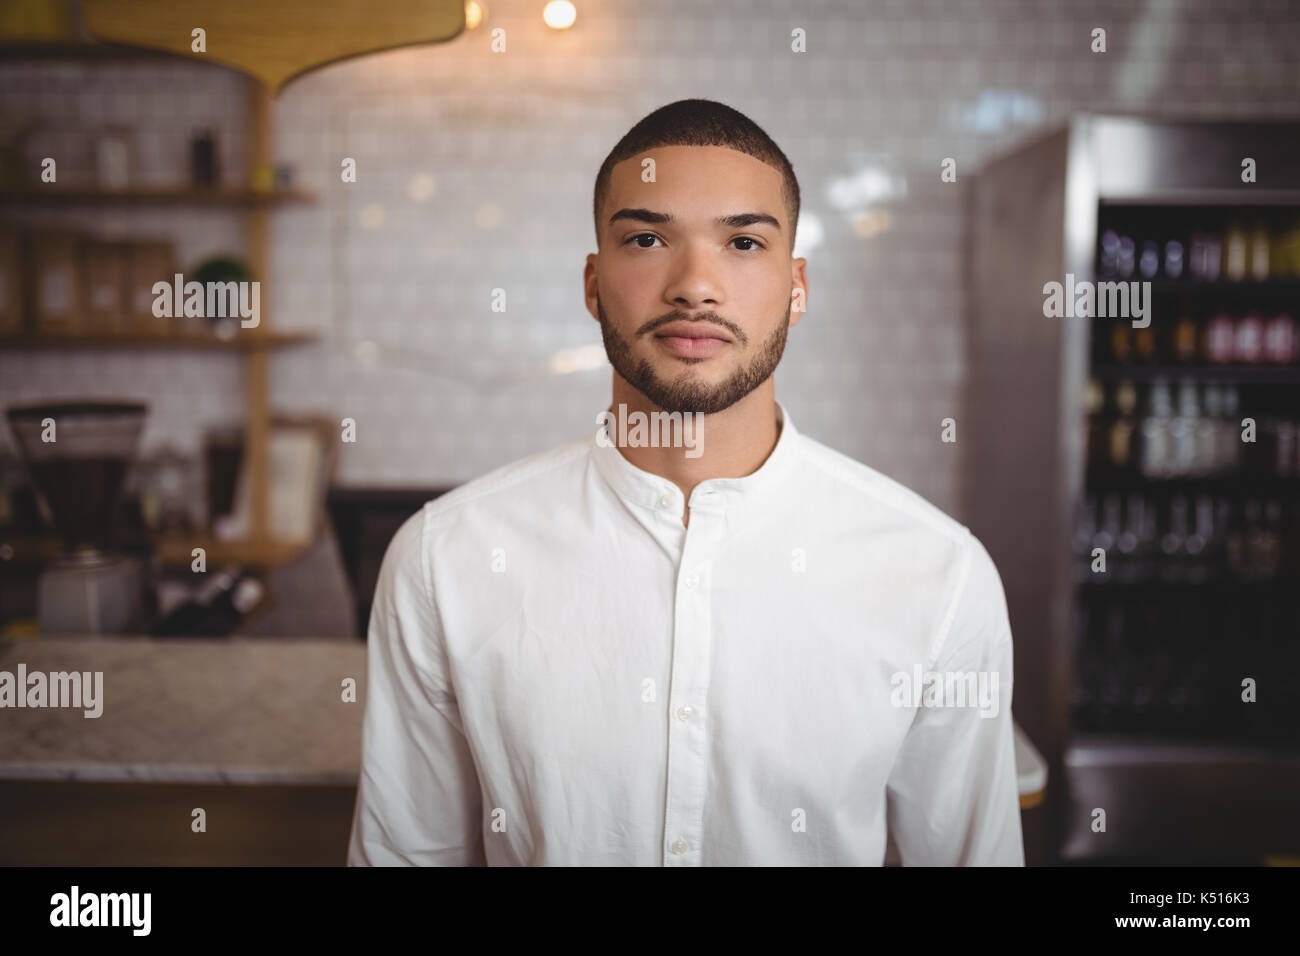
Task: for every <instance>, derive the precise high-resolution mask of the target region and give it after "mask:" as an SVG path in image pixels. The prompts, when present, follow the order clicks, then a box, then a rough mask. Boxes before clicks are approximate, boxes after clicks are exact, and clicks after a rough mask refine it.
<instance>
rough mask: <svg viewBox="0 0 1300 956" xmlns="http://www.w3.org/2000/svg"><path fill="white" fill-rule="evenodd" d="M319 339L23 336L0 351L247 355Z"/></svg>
mask: <svg viewBox="0 0 1300 956" xmlns="http://www.w3.org/2000/svg"><path fill="white" fill-rule="evenodd" d="M318 339H319V336H318V335H317V334H316V333H315V332H270V333H267V332H260V333H259V332H257V330H249V331H248V332H243V331H242V330H241V331H240V332H238V333H236V334H235V337H234V338H231V339H219V338H217V337H216V336H215V335H194V334H190V335H168V334H164V333H159V332H122V333H113V332H79V333H71V332H68V333H40V334H36V333H25V334H22V335H4V336H0V351H5V350H23V349H126V348H163V349H217V350H224V351H239V352H243V351H249V350H252V349H267V348H282V347H285V346H290V345H304V344H306V343H309V342H314V341H317V340H318Z"/></svg>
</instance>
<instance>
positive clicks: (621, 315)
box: [585, 146, 807, 415]
mask: <svg viewBox="0 0 1300 956" xmlns="http://www.w3.org/2000/svg"><path fill="white" fill-rule="evenodd" d="M647 157H648V158H651V159H653V160H654V162H655V166H654V173H655V175H654V178H655V181H654V182H643V181H642V178H641V177H642V169H643V165H642V163H643V160H644V159H646V158H647ZM781 186H782V178H781V173H780V172H779V171H778V170H777V169H775V168H774V167H772V166H768V165H767V164H766V163H763V162H761V161H759V160H757V159H755V158H754V157H752V156H749V155H748V154H746V153H741V152H738V151H736V150H733V149H727V148H725V147H722V146H665V147H660V148H657V149H653V150H650V151H648V152H646V153H644V154H642V155H640V156H635V157H632V158H630V159H626V160H624V161H623V162H621V163H618V164H617V165H616V166H614V168H613V170H612V171H611V175H610V184H609V192H608V195H607V198H606V201H605V205H604V208H603V209H602V210H601V217H602V218H601V222H600V228H601V241H600V252H598V253H596V254H595V255H591V256H588V257H587V268H586V273H585V285H586V294H587V309H588V311H589V312H591V313H592V315H593V316H594V317H595V318H596V320H597V321H598V322H599V323H600V328H601V336H602V338H603V339H604V342H605V352H606V354H607V355H608V357H609V361H610V364H611V365H613V366H614V370H615V371H616V372H617V373H618V374H619V375H620V376H622V377H623V378H624V379H625V380H626V381H627V382H628V384H629V385H631V386H632V387H633V388H635V389H636V390H637V391H639V392H641V394H643V395H645V397H646V398H647V399H649V400H650V401H651V402H652V403H654V405H656V406H657V407H659V408H661V409H663V410H664V411H669V412H701V413H703V414H706V415H710V414H714V413H716V412H720V411H723V410H724V409H726V408H729V407H731V406H732V405H734V404H735V403H736V402H738V401H740V400H741V399H742V398H744V397H745V396H746V395H748V394H749V393H750V392H752V391H753V390H754V389H755V388H757V387H758V386H759V385H761V384H763V382H765V381H767V379H768V378H769V377H770V376H771V374H772V372H773V370H774V369H775V368H776V366H777V364H778V363H779V362H780V360H781V354H782V352H783V351H784V349H785V338H786V332H787V330H788V328H789V327H790V326H792V325H796V324H798V322H799V319H800V318H801V317H802V312H801V311H792V308H791V306H792V296H793V294H794V291H795V290H796V289H803V290H805V292H806V288H807V286H806V281H805V276H804V260H803V259H792V258H791V248H790V230H791V228H792V223H790V222H789V220H788V218H787V215H786V211H785V204H784V202H783V201H782V198H781ZM756 217H761V218H756ZM701 336H704V337H701Z"/></svg>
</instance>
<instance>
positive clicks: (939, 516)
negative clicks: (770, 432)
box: [800, 434, 972, 545]
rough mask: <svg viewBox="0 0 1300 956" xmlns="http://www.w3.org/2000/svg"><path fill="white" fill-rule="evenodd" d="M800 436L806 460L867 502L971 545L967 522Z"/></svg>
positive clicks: (857, 462) (880, 474) (927, 528)
mask: <svg viewBox="0 0 1300 956" xmlns="http://www.w3.org/2000/svg"><path fill="white" fill-rule="evenodd" d="M800 438H801V440H802V446H803V447H802V456H803V458H804V460H805V461H807V462H808V463H809V464H811V465H813V466H814V467H816V468H817V469H819V470H820V471H821V472H822V473H823V474H825V475H826V476H827V477H829V478H831V479H832V480H834V481H837V482H839V483H840V484H842V485H845V486H847V487H848V488H850V489H852V490H854V491H856V492H858V493H859V494H861V496H862V499H863V502H864V503H866V504H870V505H877V506H884V507H886V508H890V509H892V510H893V511H896V512H898V513H899V514H900V515H902V516H903V517H905V518H907V519H908V520H910V521H912V522H913V523H915V524H916V525H917V526H918V528H924V529H925V530H928V531H931V532H933V533H935V534H937V535H939V536H940V537H943V538H947V539H949V540H950V541H952V542H953V543H954V544H957V545H965V544H967V538H968V537H972V535H971V532H970V529H969V528H967V527H966V525H964V524H962V523H961V522H960V521H958V520H957V519H956V518H954V517H952V516H951V515H950V514H948V513H947V512H946V511H944V510H943V509H941V508H940V507H939V506H938V505H936V504H934V503H933V502H931V501H929V500H927V499H926V498H923V497H922V496H921V495H919V494H917V493H916V492H915V491H913V490H912V489H911V488H908V487H907V486H906V485H904V484H903V483H902V482H900V481H897V480H896V479H893V478H890V477H889V476H888V475H886V474H884V473H883V472H879V471H877V470H876V469H874V468H872V467H871V466H870V465H866V464H863V463H862V462H860V461H858V460H857V459H854V458H850V457H849V456H848V455H846V454H844V453H843V452H839V451H836V450H835V449H834V448H831V447H829V446H828V445H824V444H822V443H821V442H819V441H817V440H816V439H815V438H811V437H809V436H807V435H803V434H801V435H800Z"/></svg>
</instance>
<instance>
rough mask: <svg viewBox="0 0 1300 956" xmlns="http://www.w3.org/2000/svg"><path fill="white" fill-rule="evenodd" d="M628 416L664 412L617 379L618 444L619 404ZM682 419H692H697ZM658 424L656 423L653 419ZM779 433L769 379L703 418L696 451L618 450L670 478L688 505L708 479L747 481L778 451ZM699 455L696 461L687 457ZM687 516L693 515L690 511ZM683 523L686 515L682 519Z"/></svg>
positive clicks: (622, 447)
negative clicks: (729, 405)
mask: <svg viewBox="0 0 1300 956" xmlns="http://www.w3.org/2000/svg"><path fill="white" fill-rule="evenodd" d="M620 404H622V405H625V406H626V412H625V413H623V414H625V415H629V416H630V415H631V414H632V413H633V412H637V411H639V412H643V413H645V415H646V416H650V415H651V414H653V413H655V412H662V411H663V409H661V408H659V407H658V406H657V405H654V404H652V403H651V402H650V401H649V400H648V399H646V397H645V396H644V395H642V394H641V393H640V392H638V391H636V390H635V389H634V388H632V386H630V385H628V384H627V383H626V382H625V381H624V380H623V379H622V378H621V377H620V376H619V375H617V374H615V376H614V401H613V402H612V403H611V405H610V408H609V411H610V413H611V414H612V415H613V416H614V420H613V422H611V426H610V427H611V433H612V434H614V436H615V439H616V440H617V433H616V429H617V427H618V425H617V423H618V421H619V420H620V417H621V416H620V413H619V405H620ZM682 417H683V418H684V419H685V418H691V419H694V418H695V417H696V416H694V415H685V414H683V415H682ZM650 421H654V419H650ZM779 435H780V428H779V426H778V425H777V421H776V390H775V386H774V384H773V381H772V379H771V378H769V379H768V380H767V381H766V382H764V383H763V384H762V385H760V386H759V387H758V388H756V389H754V390H753V391H752V392H750V393H749V394H748V395H746V396H745V397H744V398H742V399H741V400H740V401H738V402H736V404H734V405H732V406H731V407H730V408H728V409H726V410H725V411H721V412H718V413H716V414H713V415H702V416H700V417H699V426H698V428H697V429H696V430H695V434H694V435H693V436H692V438H693V443H695V446H696V447H695V449H687V448H680V447H679V448H663V447H659V448H655V447H647V446H646V445H632V444H630V443H625V444H622V445H619V446H618V450H619V451H620V452H621V453H622V455H623V457H624V458H626V459H627V460H628V461H630V462H631V463H632V464H634V465H636V466H637V467H638V468H640V469H642V470H643V471H648V472H650V473H651V474H653V475H658V476H660V477H661V478H666V479H668V480H669V481H671V482H672V483H673V484H675V485H676V486H677V487H678V488H680V489H682V494H683V495H684V496H685V498H686V500H687V502H689V501H690V500H691V492H692V491H693V490H694V488H695V486H696V485H698V484H699V483H700V482H702V481H708V480H709V479H710V478H743V477H745V476H746V475H751V474H753V473H754V472H755V471H757V470H758V469H759V468H760V467H761V466H762V464H763V462H765V461H767V459H768V456H769V455H771V454H772V450H773V449H774V448H775V447H776V442H777V438H778V437H779ZM696 450H698V451H699V454H698V456H696V457H687V454H686V453H687V452H688V451H691V453H692V454H694V453H695V451H696ZM688 513H689V510H688ZM683 520H685V516H683Z"/></svg>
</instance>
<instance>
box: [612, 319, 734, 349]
mask: <svg viewBox="0 0 1300 956" xmlns="http://www.w3.org/2000/svg"><path fill="white" fill-rule="evenodd" d="M673 322H706V323H708V324H710V325H717V326H720V327H722V328H724V329H726V330H727V331H728V332H730V333H731V336H732V338H734V339H735V340H736V341H737V342H739V343H741V344H742V345H743V344H745V342H746V341H747V339H746V336H745V333H744V331H743V330H742V329H741V328H740V326H739V325H737V324H736V323H735V322H732V321H731V320H730V319H724V318H723V317H722V316H720V315H718V313H716V312H700V313H698V314H696V315H693V316H692V315H687V314H686V313H685V312H669V313H668V314H667V315H661V316H659V317H658V318H657V319H651V320H650V321H649V322H646V323H645V324H644V325H642V326H641V327H640V328H639V329H637V330H636V334H637V335H638V336H642V335H649V334H650V333H651V332H654V331H655V330H656V329H661V328H663V327H664V326H665V325H669V324H671V323H673Z"/></svg>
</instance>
